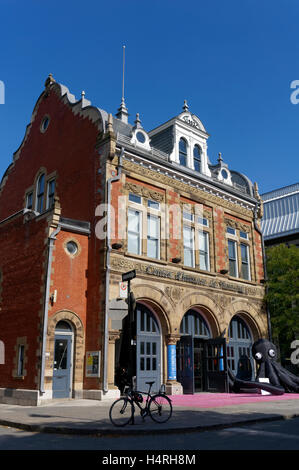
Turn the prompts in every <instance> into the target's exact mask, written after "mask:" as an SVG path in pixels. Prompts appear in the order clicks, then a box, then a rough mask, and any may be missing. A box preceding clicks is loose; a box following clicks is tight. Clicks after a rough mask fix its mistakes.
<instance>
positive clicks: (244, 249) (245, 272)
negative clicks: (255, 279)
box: [241, 243, 250, 281]
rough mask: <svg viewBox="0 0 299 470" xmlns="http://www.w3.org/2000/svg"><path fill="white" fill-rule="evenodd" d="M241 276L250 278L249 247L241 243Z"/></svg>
mask: <svg viewBox="0 0 299 470" xmlns="http://www.w3.org/2000/svg"><path fill="white" fill-rule="evenodd" d="M241 276H242V278H243V279H247V280H248V281H249V280H250V268H249V248H248V246H247V245H245V244H243V243H241Z"/></svg>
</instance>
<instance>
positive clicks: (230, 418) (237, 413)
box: [0, 393, 299, 436]
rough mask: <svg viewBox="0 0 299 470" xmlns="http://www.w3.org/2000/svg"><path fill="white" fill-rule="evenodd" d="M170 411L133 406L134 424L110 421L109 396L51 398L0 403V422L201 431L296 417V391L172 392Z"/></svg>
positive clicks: (66, 429)
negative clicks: (156, 414) (158, 414)
mask: <svg viewBox="0 0 299 470" xmlns="http://www.w3.org/2000/svg"><path fill="white" fill-rule="evenodd" d="M171 399H172V404H173V415H172V417H171V419H170V420H169V421H168V422H167V423H165V424H157V423H155V422H154V421H152V419H151V418H150V417H149V416H148V417H147V418H146V419H145V421H142V419H141V417H140V416H139V413H138V412H137V410H136V414H135V425H127V426H125V427H124V428H116V427H115V426H113V425H112V424H111V423H110V420H109V408H110V406H111V403H112V402H113V400H112V401H110V400H109V401H108V400H107V401H95V400H55V401H53V402H51V403H50V404H45V405H41V406H38V407H32V406H18V405H5V404H0V425H4V426H10V427H16V428H20V429H25V430H28V431H32V432H52V433H63V434H82V435H97V436H101V435H106V436H107V435H122V434H147V433H165V432H167V433H170V432H191V431H206V430H210V429H217V428H224V427H229V426H231V425H242V424H246V423H254V422H261V421H272V420H279V419H289V418H293V417H299V394H288V393H286V394H284V395H281V396H272V395H269V396H262V395H254V394H246V395H245V394H225V393H221V394H212V393H202V394H197V395H178V396H172V397H171Z"/></svg>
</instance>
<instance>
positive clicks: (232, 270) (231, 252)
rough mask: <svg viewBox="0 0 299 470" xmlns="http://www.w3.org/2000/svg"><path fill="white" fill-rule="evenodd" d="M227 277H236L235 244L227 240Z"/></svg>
mask: <svg viewBox="0 0 299 470" xmlns="http://www.w3.org/2000/svg"><path fill="white" fill-rule="evenodd" d="M228 263H229V275H230V276H233V277H238V261H237V242H236V241H234V240H228Z"/></svg>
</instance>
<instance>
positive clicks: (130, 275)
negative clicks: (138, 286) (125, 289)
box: [122, 269, 136, 282]
mask: <svg viewBox="0 0 299 470" xmlns="http://www.w3.org/2000/svg"><path fill="white" fill-rule="evenodd" d="M134 277H136V271H135V269H133V270H132V271H128V272H127V273H124V274H122V281H123V282H125V281H130V280H131V279H134Z"/></svg>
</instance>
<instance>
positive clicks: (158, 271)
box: [112, 258, 259, 296]
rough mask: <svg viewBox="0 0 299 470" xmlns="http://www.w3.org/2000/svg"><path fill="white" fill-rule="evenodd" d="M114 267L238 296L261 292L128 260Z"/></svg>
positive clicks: (116, 263)
mask: <svg viewBox="0 0 299 470" xmlns="http://www.w3.org/2000/svg"><path fill="white" fill-rule="evenodd" d="M112 266H113V267H114V268H115V269H117V271H119V269H120V268H124V269H131V268H132V269H136V272H137V275H138V273H140V274H148V275H149V276H155V277H159V278H164V279H170V280H173V281H179V282H186V283H189V284H195V285H197V286H203V287H208V288H214V289H221V290H227V291H232V292H236V293H238V294H244V295H252V296H257V295H259V290H258V289H256V288H255V287H250V286H246V285H241V284H237V283H233V282H229V281H226V280H221V279H209V278H204V277H202V276H200V275H196V274H189V273H185V272H183V271H171V270H170V269H167V268H160V267H157V266H153V265H148V264H142V263H133V262H130V261H126V260H118V259H115V258H114V259H113V260H112Z"/></svg>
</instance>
